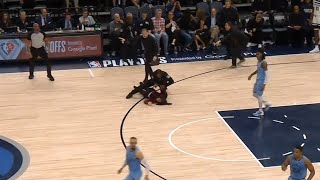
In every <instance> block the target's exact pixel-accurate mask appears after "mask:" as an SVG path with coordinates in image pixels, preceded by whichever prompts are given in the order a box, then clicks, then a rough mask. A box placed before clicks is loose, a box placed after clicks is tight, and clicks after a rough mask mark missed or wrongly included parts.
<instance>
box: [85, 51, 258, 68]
mask: <svg viewBox="0 0 320 180" xmlns="http://www.w3.org/2000/svg"><path fill="white" fill-rule="evenodd" d="M243 55H244V57H253V56H255V55H256V53H252V52H246V53H243ZM225 56H226V55H213V54H202V55H190V56H181V57H180V56H168V57H159V59H160V64H166V63H177V62H194V61H209V60H221V59H223V58H224V57H225ZM144 62H145V61H144V59H143V58H138V60H137V61H136V62H134V61H133V59H127V60H126V61H124V60H122V59H119V58H112V57H105V58H103V60H102V61H88V65H89V67H91V68H101V67H122V66H135V65H144Z"/></svg>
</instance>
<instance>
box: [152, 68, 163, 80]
mask: <svg viewBox="0 0 320 180" xmlns="http://www.w3.org/2000/svg"><path fill="white" fill-rule="evenodd" d="M154 73H155V75H156V77H157V78H161V73H162V71H161V69H157V70H155V71H154Z"/></svg>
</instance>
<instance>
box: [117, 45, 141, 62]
mask: <svg viewBox="0 0 320 180" xmlns="http://www.w3.org/2000/svg"><path fill="white" fill-rule="evenodd" d="M129 42H130V43H129V44H124V45H122V47H121V49H120V57H121V59H122V60H123V61H127V59H128V58H129V59H133V61H134V62H137V46H138V41H137V39H130V40H129Z"/></svg>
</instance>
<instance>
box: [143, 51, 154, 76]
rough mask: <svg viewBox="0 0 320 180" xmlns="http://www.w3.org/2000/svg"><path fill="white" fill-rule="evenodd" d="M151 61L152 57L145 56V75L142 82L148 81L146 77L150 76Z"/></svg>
mask: <svg viewBox="0 0 320 180" xmlns="http://www.w3.org/2000/svg"><path fill="white" fill-rule="evenodd" d="M151 61H152V57H146V58H145V64H144V71H145V77H144V80H143V81H144V82H146V81H148V77H149V76H150V78H152V73H153V71H152V68H151Z"/></svg>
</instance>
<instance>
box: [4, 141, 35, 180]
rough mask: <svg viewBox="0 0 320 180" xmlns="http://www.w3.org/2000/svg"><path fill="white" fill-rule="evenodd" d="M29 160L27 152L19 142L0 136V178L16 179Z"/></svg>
mask: <svg viewBox="0 0 320 180" xmlns="http://www.w3.org/2000/svg"><path fill="white" fill-rule="evenodd" d="M29 162H30V159H29V154H28V152H27V151H26V150H25V149H24V148H23V147H22V146H21V145H20V144H18V143H17V142H14V141H12V140H11V139H8V138H6V137H3V136H0V180H15V179H18V177H19V176H21V175H22V174H23V172H25V170H26V169H27V167H28V165H29Z"/></svg>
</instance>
